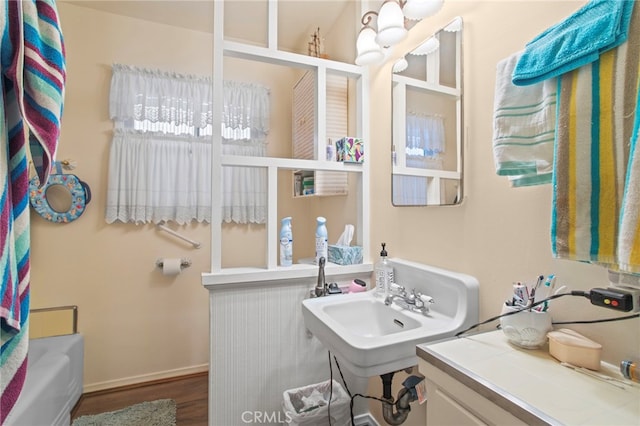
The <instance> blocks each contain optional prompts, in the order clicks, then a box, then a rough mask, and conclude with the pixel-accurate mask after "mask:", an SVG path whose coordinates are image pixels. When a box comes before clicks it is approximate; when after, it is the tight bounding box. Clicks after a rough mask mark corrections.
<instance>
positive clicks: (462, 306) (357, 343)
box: [302, 260, 478, 377]
mask: <svg viewBox="0 0 640 426" xmlns="http://www.w3.org/2000/svg"><path fill="white" fill-rule="evenodd" d="M398 262H399V263H398ZM393 266H394V269H395V275H396V281H398V282H401V281H400V279H402V277H403V276H404V277H405V278H413V276H414V275H412V274H415V273H416V271H411V269H416V268H418V269H424V268H428V269H429V270H428V271H424V270H419V272H421V273H418V275H417V276H420V275H425V274H426V275H427V276H428V277H431V278H433V276H432V275H430V273H433V272H437V273H441V272H449V271H444V270H439V269H437V268H431V267H427V266H426V265H420V264H413V263H411V262H406V261H400V260H395V264H394V265H393ZM407 268H408V269H407ZM405 269H406V271H405V273H404V274H403V270H405ZM452 274H453V273H452ZM455 275H456V277H455V278H456V279H450V280H447V279H442V277H440V279H438V280H432V281H431V283H430V284H431V285H430V286H427V287H430V288H431V292H430V291H429V289H427V288H420V286H416V287H413V286H412V284H411V283H409V282H407V283H405V287H407V288H408V289H411V288H416V290H420V291H421V292H423V293H424V294H429V295H432V293H433V294H437V295H438V296H439V297H436V296H432V297H434V299H435V300H436V303H435V304H434V305H432V308H431V312H430V313H429V314H427V315H422V314H421V313H417V312H411V311H409V310H406V309H402V308H401V307H399V306H397V305H395V304H393V305H390V306H387V305H385V304H384V301H383V299H382V298H381V297H376V296H375V295H374V291H373V290H370V291H366V292H361V293H351V294H345V295H342V294H341V295H332V296H326V297H319V298H313V299H306V300H304V301H303V302H302V315H303V318H304V321H305V325H306V327H307V329H308V330H309V331H310V332H311V333H312V334H313V335H314V336H316V337H317V338H318V339H319V340H320V342H321V343H322V344H323V345H324V346H325V347H326V348H327V349H328V350H329V351H330V352H331V353H332V354H333V355H335V356H336V357H337V358H338V362H340V364H341V365H344V366H346V367H347V369H348V370H350V371H351V372H352V373H353V374H355V375H356V376H360V377H372V376H377V375H380V374H384V373H389V372H393V371H398V370H402V369H405V368H407V367H411V366H414V365H416V364H417V363H418V358H417V356H416V345H418V344H420V343H425V342H428V341H434V340H439V339H442V338H445V337H450V336H453V335H454V334H455V333H456V332H457V331H460V330H462V329H464V328H467V327H468V326H470V325H472V324H474V323H475V322H477V317H478V307H477V305H478V288H477V287H478V283H477V281H476V280H475V279H474V278H473V277H469V276H467V275H462V274H455ZM423 278H425V277H424V276H422V277H421V279H420V281H419V282H420V283H425V281H423ZM454 281H455V282H457V284H453V283H454ZM426 283H427V284H429V281H426ZM438 286H445V288H444V289H438Z"/></svg>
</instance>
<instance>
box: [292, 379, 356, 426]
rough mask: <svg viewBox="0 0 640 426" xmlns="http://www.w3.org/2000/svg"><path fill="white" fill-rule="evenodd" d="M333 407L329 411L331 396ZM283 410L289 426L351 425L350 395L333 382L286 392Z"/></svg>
mask: <svg viewBox="0 0 640 426" xmlns="http://www.w3.org/2000/svg"><path fill="white" fill-rule="evenodd" d="M330 393H331V407H330V409H329V406H328V404H329V394H330ZM283 396H284V401H283V403H282V408H283V409H284V412H285V414H286V420H287V425H289V426H325V425H327V424H329V421H328V420H329V415H331V424H332V425H333V424H335V425H346V424H348V423H349V395H347V393H346V392H345V391H344V389H343V388H342V386H341V385H340V383H338V382H336V381H335V380H333V389H331V386H330V381H329V380H327V381H326V382H321V383H316V384H313V385H308V386H303V387H300V388H296V389H289V390H286V391H284V394H283Z"/></svg>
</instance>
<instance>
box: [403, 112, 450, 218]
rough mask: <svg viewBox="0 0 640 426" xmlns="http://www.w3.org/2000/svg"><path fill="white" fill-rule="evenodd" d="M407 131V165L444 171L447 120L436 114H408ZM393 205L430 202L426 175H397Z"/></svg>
mask: <svg viewBox="0 0 640 426" xmlns="http://www.w3.org/2000/svg"><path fill="white" fill-rule="evenodd" d="M406 131H407V145H406V153H405V154H406V165H407V167H414V168H418V169H432V170H442V167H443V166H442V164H443V159H442V154H444V148H445V133H444V119H443V118H442V117H440V116H437V115H434V116H430V115H419V114H407V129H406ZM429 201H431V200H429ZM393 204H396V205H409V206H414V205H415V206H421V205H425V204H427V178H425V177H420V176H402V175H398V174H394V175H393Z"/></svg>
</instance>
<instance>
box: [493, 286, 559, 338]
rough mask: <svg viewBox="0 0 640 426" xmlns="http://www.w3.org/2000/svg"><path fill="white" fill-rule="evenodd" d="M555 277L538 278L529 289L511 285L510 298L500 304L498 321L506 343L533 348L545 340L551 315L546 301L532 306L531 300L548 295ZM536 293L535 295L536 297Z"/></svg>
mask: <svg viewBox="0 0 640 426" xmlns="http://www.w3.org/2000/svg"><path fill="white" fill-rule="evenodd" d="M554 283H555V277H554V276H553V275H550V276H549V277H548V278H547V280H546V281H545V280H544V276H542V275H540V276H539V277H538V279H537V281H536V284H535V286H532V288H531V289H529V287H528V286H527V285H526V284H522V283H519V282H518V283H515V284H514V285H513V297H512V299H511V300H508V301H507V302H505V303H504V305H503V307H502V312H501V313H502V314H503V315H504V314H507V315H505V316H503V317H501V318H500V326H501V328H502V332H503V333H504V334H505V336H506V337H507V339H508V340H509V342H510V343H512V344H514V345H516V346H518V347H521V348H525V349H536V348H539V347H541V346H543V345H544V344H545V343H546V341H547V333H548V332H549V331H550V330H551V328H552V326H551V322H552V319H551V313H550V312H549V310H548V308H549V305H548V303H547V302H545V303H543V304H540V305H538V306H536V307H533V306H532V305H533V304H534V303H535V300H536V299H538V300H543V299H544V298H546V297H548V295H550V294H549V293H550V292H552V287H553V285H554ZM536 294H537V296H536Z"/></svg>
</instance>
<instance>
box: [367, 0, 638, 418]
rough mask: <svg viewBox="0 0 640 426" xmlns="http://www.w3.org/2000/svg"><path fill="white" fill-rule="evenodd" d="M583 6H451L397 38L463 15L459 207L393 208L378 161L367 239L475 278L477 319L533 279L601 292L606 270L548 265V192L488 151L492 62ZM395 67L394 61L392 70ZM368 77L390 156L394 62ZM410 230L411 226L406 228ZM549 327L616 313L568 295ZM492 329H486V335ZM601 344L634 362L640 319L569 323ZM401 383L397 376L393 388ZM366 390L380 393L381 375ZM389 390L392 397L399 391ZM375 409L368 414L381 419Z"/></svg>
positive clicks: (413, 41) (374, 120)
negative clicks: (509, 174)
mask: <svg viewBox="0 0 640 426" xmlns="http://www.w3.org/2000/svg"><path fill="white" fill-rule="evenodd" d="M584 3H585V2H583V1H448V2H445V5H444V7H443V9H442V11H441V12H440V13H439V14H438V15H437V16H435V17H432V18H427V19H425V20H423V21H422V22H421V23H419V24H417V26H416V27H415V28H414V29H413V30H412V31H411V34H410V37H409V39H408V40H406V41H405V42H403V46H404V47H405V48H404V49H402V48H400V49H398V50H396V51H395V52H394V53H395V56H396V57H399V54H400V52H403V51H408V50H410V49H409V48H410V47H411V46H416V45H417V44H418V42H419V40H422V39H424V38H425V37H427V36H429V35H431V34H432V33H433V31H435V30H437V29H438V28H441V27H442V26H444V25H446V23H448V22H449V21H450V20H451V19H452V18H453V17H455V16H456V15H460V16H462V17H463V18H464V33H465V35H464V60H465V63H464V77H465V78H464V85H465V86H464V88H465V92H464V98H465V132H466V142H465V143H466V152H465V172H466V175H465V200H464V203H463V204H462V205H461V206H457V207H427V208H408V207H404V208H392V207H391V206H390V201H389V200H390V190H391V188H390V186H391V184H390V179H388V178H386V176H388V175H389V173H390V172H391V171H390V165H389V161H388V159H387V158H385V157H384V155H381V154H380V155H377V156H375V157H374V158H373V159H372V161H373V164H372V170H375V171H376V172H375V173H373V174H372V175H373V180H374V181H373V184H372V187H373V188H376V189H375V191H376V196H374V197H372V199H371V208H372V218H371V222H372V230H371V232H372V241H373V243H374V244H376V243H377V242H379V241H386V242H387V250H388V251H389V253H390V255H391V256H397V257H401V258H405V259H409V260H413V261H418V262H422V263H426V264H431V265H436V266H440V267H444V268H450V269H453V270H456V271H461V272H465V273H468V274H471V275H473V276H475V277H476V278H478V280H479V282H480V318H481V319H485V318H489V317H491V316H494V315H497V314H499V311H500V306H501V304H502V303H503V302H504V300H505V299H506V298H507V296H508V295H509V293H510V292H509V289H510V286H511V283H512V282H514V281H527V282H532V281H533V280H534V279H535V277H536V276H537V275H539V274H544V275H548V274H551V273H555V274H556V275H557V277H558V280H559V282H560V283H561V284H566V285H568V286H569V287H570V288H571V289H576V290H588V289H590V288H593V287H603V286H604V287H606V285H607V276H606V273H605V270H604V269H602V268H599V267H596V266H591V265H586V264H580V263H577V262H570V261H564V260H554V259H553V258H552V254H551V244H550V237H549V235H550V216H551V195H552V193H551V186H550V185H546V186H540V187H531V188H519V189H518V188H511V187H510V186H509V183H508V181H507V179H506V178H503V177H499V176H497V175H496V174H495V169H494V163H493V156H492V155H493V154H492V147H491V137H492V129H493V128H492V109H493V95H494V93H493V91H494V83H495V67H496V63H497V62H498V61H499V60H501V59H502V58H504V57H506V56H508V55H510V54H512V53H515V52H517V51H518V50H521V49H522V48H524V45H525V44H526V43H527V42H528V41H529V40H531V39H532V38H533V37H534V36H536V35H537V34H538V33H540V32H541V31H542V30H544V29H546V28H548V27H549V26H551V25H553V24H555V23H556V22H559V21H560V20H562V19H564V18H565V17H566V16H568V15H569V14H571V13H572V12H573V11H575V10H577V9H578V8H579V7H580V6H581V5H582V4H584ZM391 63H393V61H392V60H391V61H390V64H391ZM390 64H389V65H386V66H383V67H381V68H380V69H377V70H375V71H374V72H373V73H372V98H374V99H377V101H376V103H375V104H374V105H373V106H372V110H371V126H372V127H371V134H372V135H373V138H374V140H373V141H372V144H373V145H375V151H376V152H378V153H385V152H388V146H389V143H390V142H389V137H390V136H389V137H384V135H391V126H390V123H389V121H388V120H387V119H386V117H388V116H389V115H390V111H391V109H390V101H389V102H387V101H385V99H386V98H385V97H384V96H382V95H380V96H379V97H378V96H376V94H384V93H390V81H389V74H390V72H391V71H390V68H391V65H390ZM409 224H412V225H409ZM551 309H552V315H553V319H554V321H570V320H586V319H595V318H607V317H616V316H620V315H618V314H617V313H616V312H614V311H610V310H607V309H603V308H597V307H593V306H591V305H590V303H589V301H588V300H587V299H584V298H577V297H567V298H563V299H559V300H557V301H554V302H553V303H552V307H551ZM494 325H495V324H491V325H488V326H486V327H485V328H484V329H492V328H493V327H494ZM566 327H570V328H574V329H576V330H578V331H579V332H581V333H583V334H585V335H587V336H589V337H591V338H592V339H594V340H596V341H598V342H600V343H601V344H602V345H603V357H604V358H605V359H606V360H607V361H609V362H612V363H614V364H616V363H618V362H619V361H620V360H621V359H624V358H634V359H637V358H638V357H640V320H638V319H634V320H627V321H621V322H617V323H604V324H594V325H569V326H566ZM400 382H402V378H396V379H395V380H394V384H395V385H397V384H399V383H400ZM370 391H371V392H372V393H373V394H374V395H375V394H378V393H381V386H380V380H379V379H372V380H371V386H370ZM395 392H396V391H394V395H395ZM378 405H379V404H375V403H374V404H372V405H371V407H372V412H374V413H376V414H377V417H378V418H380V417H379V409H378ZM423 415H424V414H423V413H417V412H416V413H412V414H411V417H410V418H409V421H408V422H407V423H405V424H407V425H411V426H413V425H419V424H424V420H423Z"/></svg>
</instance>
